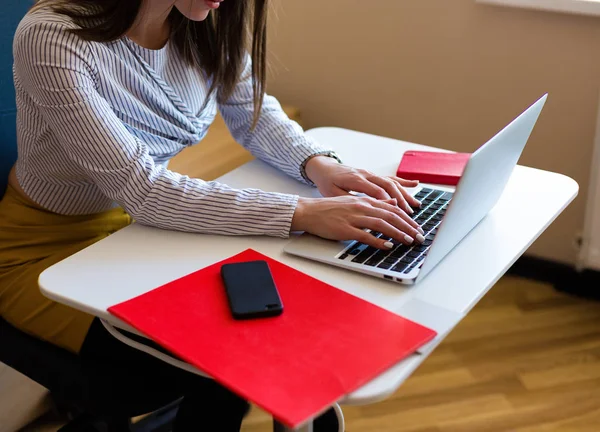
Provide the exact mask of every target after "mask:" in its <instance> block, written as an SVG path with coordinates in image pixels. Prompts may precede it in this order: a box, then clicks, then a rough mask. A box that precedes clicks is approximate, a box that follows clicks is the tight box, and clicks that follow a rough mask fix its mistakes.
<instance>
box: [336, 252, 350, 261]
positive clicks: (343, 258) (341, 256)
mask: <svg viewBox="0 0 600 432" xmlns="http://www.w3.org/2000/svg"><path fill="white" fill-rule="evenodd" d="M346 258H348V254H347V253H345V254H342V255H340V256H339V257H338V259H341V260H345V259H346Z"/></svg>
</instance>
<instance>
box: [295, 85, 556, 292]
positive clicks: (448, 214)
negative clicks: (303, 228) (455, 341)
mask: <svg viewBox="0 0 600 432" xmlns="http://www.w3.org/2000/svg"><path fill="white" fill-rule="evenodd" d="M547 97H548V95H544V96H543V97H542V98H541V99H539V100H538V101H537V102H536V103H534V104H533V105H532V106H531V107H530V108H528V109H527V110H526V111H525V112H524V113H523V114H521V115H520V116H519V117H517V118H516V119H515V120H514V121H513V122H512V123H510V124H509V125H508V126H506V127H505V128H504V129H502V130H501V131H500V132H499V133H498V134H497V135H496V136H494V137H493V138H492V139H491V140H489V141H488V142H487V143H486V144H484V145H483V146H481V147H480V148H479V149H478V150H477V151H476V152H475V153H473V154H472V155H471V157H470V158H469V161H468V162H467V165H466V167H465V170H464V172H463V175H462V177H461V179H460V182H459V183H458V185H457V186H456V188H447V187H429V186H426V187H420V188H419V189H416V193H415V197H416V198H417V199H418V200H419V201H421V203H422V206H421V208H419V209H415V214H414V215H412V217H413V219H414V220H416V222H417V223H418V224H419V225H420V226H421V227H422V228H423V230H424V231H425V242H424V243H423V244H413V245H412V246H407V245H404V244H400V243H398V242H394V244H395V247H394V248H393V249H391V250H380V249H377V248H374V247H371V246H367V245H365V244H363V243H359V242H356V241H345V242H335V241H331V240H324V239H321V238H319V237H316V236H313V235H311V234H308V233H304V234H302V235H300V236H298V237H296V238H294V239H293V240H291V241H290V242H289V243H288V245H287V246H286V247H285V249H284V250H285V252H287V253H289V254H292V255H297V256H301V257H304V258H308V259H311V260H315V261H320V262H323V263H327V264H331V265H334V266H337V267H343V268H345V269H347V270H351V271H356V272H360V273H364V274H368V275H371V276H375V277H379V278H384V279H387V280H389V281H393V282H396V283H401V284H406V285H412V284H415V283H417V282H418V281H419V280H420V279H422V278H424V277H425V276H426V275H427V274H428V273H429V272H431V271H432V270H433V269H434V268H435V266H436V265H437V264H438V263H439V262H440V261H441V260H442V259H443V258H444V257H445V256H446V255H447V254H448V253H449V252H450V251H451V250H452V249H453V248H454V247H455V246H456V245H457V244H458V243H460V241H461V240H462V239H463V238H464V237H465V236H466V235H467V234H468V233H469V232H470V231H471V230H472V229H473V228H475V226H476V225H477V224H478V223H479V222H480V221H481V220H482V219H483V218H484V217H485V216H486V215H487V214H488V213H489V212H490V210H491V209H492V208H493V207H494V206H495V205H496V202H497V201H498V199H499V198H500V196H501V195H502V192H503V191H504V189H505V187H506V184H507V183H508V180H509V178H510V175H511V173H512V171H513V169H514V168H515V166H516V165H517V161H518V160H519V157H520V156H521V153H522V151H523V149H524V148H525V144H526V143H527V140H528V139H529V136H530V135H531V132H532V131H533V128H534V126H535V124H536V122H537V120H538V118H539V115H540V113H541V111H542V108H543V107H544V104H545V103H546V99H547ZM370 233H371V234H372V235H373V236H375V237H380V238H382V237H383V235H382V234H381V233H379V232H374V231H370ZM385 240H391V239H390V238H388V237H385Z"/></svg>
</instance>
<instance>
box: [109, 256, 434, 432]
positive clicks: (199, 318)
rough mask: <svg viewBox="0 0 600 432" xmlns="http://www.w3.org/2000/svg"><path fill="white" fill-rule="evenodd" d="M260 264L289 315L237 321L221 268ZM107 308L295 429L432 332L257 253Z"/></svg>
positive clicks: (240, 257) (415, 346) (371, 377)
mask: <svg viewBox="0 0 600 432" xmlns="http://www.w3.org/2000/svg"><path fill="white" fill-rule="evenodd" d="M254 260H265V261H267V262H268V264H269V267H270V269H271V272H272V274H273V278H274V281H275V283H276V285H277V288H278V290H279V294H280V296H281V300H282V302H283V305H284V311H283V314H282V315H280V316H278V317H273V318H262V319H256V320H249V321H236V320H234V319H233V318H232V316H231V313H230V311H229V308H228V303H227V297H226V294H225V289H224V286H223V283H222V281H221V276H220V269H221V265H222V264H225V263H234V262H245V261H254ZM365 282H366V281H365ZM109 311H110V313H112V314H114V315H116V316H117V317H119V318H120V319H122V320H123V321H125V322H127V323H128V324H130V325H131V326H133V327H135V328H136V329H138V330H139V331H141V332H142V333H144V334H145V335H147V336H149V337H150V338H151V339H153V340H154V341H156V342H157V343H159V344H160V345H162V346H163V347H165V348H166V349H168V350H169V351H171V352H172V353H174V354H175V355H177V356H178V357H179V358H181V359H183V360H185V361H187V362H188V363H190V364H192V365H195V366H196V367H198V368H199V369H200V370H202V371H204V372H206V373H207V374H209V375H210V376H212V377H213V378H214V379H215V380H217V381H218V382H220V383H221V384H222V385H224V386H226V387H228V388H229V389H231V390H233V391H234V392H236V393H237V394H239V395H241V396H242V397H244V398H246V399H248V400H250V401H251V402H253V403H255V404H257V405H258V406H260V407H262V408H263V409H265V410H266V411H267V412H270V413H271V414H272V415H273V416H274V417H275V418H276V419H278V420H279V421H281V422H282V423H284V424H286V425H287V426H290V427H296V426H298V425H300V424H302V423H304V422H305V421H307V420H309V419H310V418H313V417H315V416H316V415H317V414H319V413H321V412H322V411H324V410H325V409H327V408H328V407H329V406H331V405H332V404H333V403H335V402H336V401H338V400H340V399H341V398H343V397H344V396H345V395H347V394H348V393H351V392H352V391H354V390H356V389H358V388H359V387H361V386H362V385H364V384H366V383H367V382H368V381H370V380H371V379H373V378H375V377H376V376H377V375H379V374H381V373H382V372H384V371H385V370H386V369H388V368H389V367H391V366H392V365H394V364H396V363H398V362H399V361H400V360H402V359H403V358H404V357H406V356H408V355H409V354H411V353H413V352H414V351H415V350H416V349H417V348H419V347H420V346H421V345H423V344H425V343H427V342H428V341H430V340H431V339H432V338H433V337H434V336H435V332H434V331H433V330H430V329H428V328H425V327H423V326H421V325H419V324H417V323H414V322H412V321H409V320H406V319H404V318H402V317H400V316H398V315H396V314H393V313H391V312H388V311H386V310H384V309H381V308H379V307H377V306H374V305H373V304H371V303H367V302H366V301H364V300H361V299H359V298H357V297H355V296H352V295H350V294H347V293H345V292H343V291H341V290H339V289H337V288H334V287H332V286H330V285H328V284H326V283H324V282H321V281H319V280H317V279H315V278H312V277H310V276H308V275H306V274H304V273H301V272H299V271H297V270H295V269H293V268H291V267H288V266H286V265H284V264H282V263H280V262H277V261H275V260H273V259H271V258H269V257H266V256H264V255H261V254H260V253H258V252H256V251H253V250H246V251H244V252H242V253H240V254H238V255H236V256H233V257H231V258H229V259H227V260H225V261H222V262H219V263H216V264H214V265H212V266H210V267H207V268H204V269H202V270H199V271H197V272H195V273H192V274H189V275H187V276H184V277H182V278H181V279H178V280H175V281H173V282H170V283H168V284H166V285H164V286H162V287H159V288H156V289H155V290H153V291H150V292H148V293H146V294H144V295H141V296H139V297H137V298H134V299H132V300H129V301H126V302H124V303H121V304H118V305H115V306H113V307H111V308H110V309H109Z"/></svg>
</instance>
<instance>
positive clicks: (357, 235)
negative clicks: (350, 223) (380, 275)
mask: <svg viewBox="0 0 600 432" xmlns="http://www.w3.org/2000/svg"><path fill="white" fill-rule="evenodd" d="M390 237H391V236H390ZM348 240H356V241H358V242H360V243H363V244H366V245H369V246H373V247H376V248H377V249H383V250H389V249H392V248H393V247H394V243H392V242H391V241H388V240H386V239H380V238H377V237H373V236H372V235H371V234H369V233H368V232H366V231H364V230H362V229H360V228H352V230H351V231H350V233H349V238H348Z"/></svg>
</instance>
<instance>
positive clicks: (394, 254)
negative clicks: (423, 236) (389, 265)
mask: <svg viewBox="0 0 600 432" xmlns="http://www.w3.org/2000/svg"><path fill="white" fill-rule="evenodd" d="M409 249H410V248H409V247H408V246H406V245H404V244H403V245H401V246H398V248H397V249H396V250H395V251H394V252H392V253H391V254H390V256H391V257H396V258H400V257H401V256H402V255H404V254H405V253H406V252H408V250H409Z"/></svg>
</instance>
